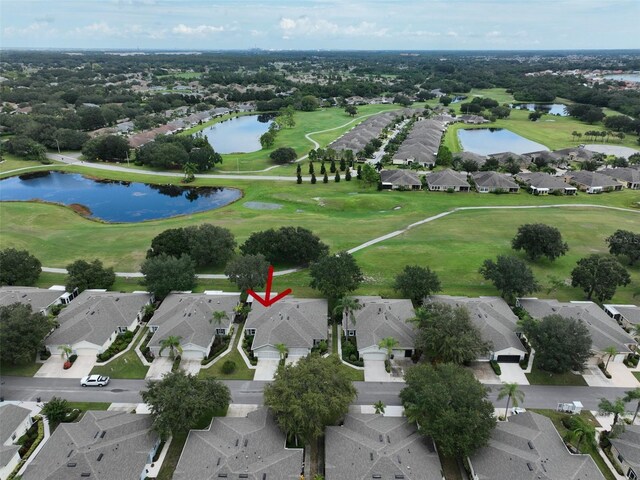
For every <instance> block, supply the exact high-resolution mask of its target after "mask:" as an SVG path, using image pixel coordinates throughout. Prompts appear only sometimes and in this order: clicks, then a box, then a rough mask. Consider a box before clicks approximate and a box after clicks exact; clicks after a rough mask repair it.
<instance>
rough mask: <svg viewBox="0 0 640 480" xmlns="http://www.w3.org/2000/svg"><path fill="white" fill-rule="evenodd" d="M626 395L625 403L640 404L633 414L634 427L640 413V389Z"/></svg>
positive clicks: (627, 392)
mask: <svg viewBox="0 0 640 480" xmlns="http://www.w3.org/2000/svg"><path fill="white" fill-rule="evenodd" d="M624 393H625V395H624V398H623V400H624V401H625V403H629V402H638V403H637V405H636V411H635V412H634V414H633V419H632V420H631V425H633V424H634V423H635V421H636V417H637V416H638V413H639V412H640V387H639V388H636V389H635V390H628V391H626V392H624Z"/></svg>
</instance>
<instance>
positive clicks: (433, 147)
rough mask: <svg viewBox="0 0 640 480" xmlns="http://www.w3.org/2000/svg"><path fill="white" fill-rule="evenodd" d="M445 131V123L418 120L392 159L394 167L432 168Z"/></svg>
mask: <svg viewBox="0 0 640 480" xmlns="http://www.w3.org/2000/svg"><path fill="white" fill-rule="evenodd" d="M445 130H446V123H445V122H440V121H437V120H433V119H428V120H418V121H416V122H415V123H414V124H413V128H412V129H411V131H410V132H409V134H408V135H407V138H406V139H405V140H404V141H403V142H402V144H401V145H400V147H399V148H398V151H397V152H396V153H395V155H394V156H393V159H392V163H393V164H394V165H413V164H419V165H421V166H422V167H433V166H435V164H436V157H437V156H438V148H440V142H441V140H442V136H443V135H444V132H445Z"/></svg>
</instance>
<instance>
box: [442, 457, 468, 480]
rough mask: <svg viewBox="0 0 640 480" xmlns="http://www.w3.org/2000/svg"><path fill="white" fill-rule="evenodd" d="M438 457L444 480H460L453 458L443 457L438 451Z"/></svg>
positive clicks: (456, 464) (460, 476)
mask: <svg viewBox="0 0 640 480" xmlns="http://www.w3.org/2000/svg"><path fill="white" fill-rule="evenodd" d="M438 456H439V457H440V464H441V465H442V472H443V473H444V478H445V479H446V480H462V475H461V474H460V468H458V462H457V460H456V459H455V458H454V457H445V456H444V455H442V453H440V451H438Z"/></svg>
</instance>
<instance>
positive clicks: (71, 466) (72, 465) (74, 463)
mask: <svg viewBox="0 0 640 480" xmlns="http://www.w3.org/2000/svg"><path fill="white" fill-rule="evenodd" d="M76 465H78V464H77V463H76V462H69V463H67V467H69V468H73V467H75V466H76Z"/></svg>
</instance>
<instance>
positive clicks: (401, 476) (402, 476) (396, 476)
mask: <svg viewBox="0 0 640 480" xmlns="http://www.w3.org/2000/svg"><path fill="white" fill-rule="evenodd" d="M393 478H398V479H401V478H404V475H402V474H400V475H395V476H394V477H393Z"/></svg>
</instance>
